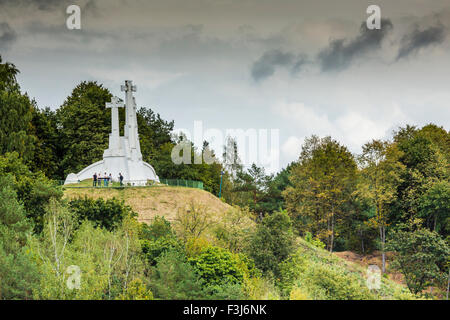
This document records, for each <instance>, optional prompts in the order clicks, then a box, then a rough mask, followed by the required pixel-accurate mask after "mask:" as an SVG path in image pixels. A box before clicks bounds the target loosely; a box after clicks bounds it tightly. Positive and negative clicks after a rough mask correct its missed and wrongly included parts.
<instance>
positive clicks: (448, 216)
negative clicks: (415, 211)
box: [419, 180, 450, 235]
mask: <svg viewBox="0 0 450 320" xmlns="http://www.w3.org/2000/svg"><path fill="white" fill-rule="evenodd" d="M419 217H421V218H423V219H424V220H425V226H426V227H427V228H428V229H429V230H433V231H436V232H438V233H440V234H442V235H449V234H450V182H449V181H448V180H442V181H438V182H436V183H433V184H431V186H430V187H429V188H428V190H427V191H425V193H424V194H423V195H422V197H421V199H420V211H419Z"/></svg>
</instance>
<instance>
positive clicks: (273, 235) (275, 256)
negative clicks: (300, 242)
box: [246, 211, 294, 276]
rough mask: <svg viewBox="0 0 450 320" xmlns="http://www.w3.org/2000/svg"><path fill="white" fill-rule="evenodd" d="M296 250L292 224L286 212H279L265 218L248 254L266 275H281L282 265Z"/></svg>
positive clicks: (259, 226) (249, 246) (257, 229)
mask: <svg viewBox="0 0 450 320" xmlns="http://www.w3.org/2000/svg"><path fill="white" fill-rule="evenodd" d="M293 249H294V235H293V232H292V223H291V219H290V218H289V216H288V214H287V213H286V212H285V211H277V212H274V213H273V214H271V215H268V216H266V217H264V219H263V221H262V223H260V224H259V225H258V226H257V228H256V231H255V233H254V234H253V235H252V236H251V239H250V243H249V245H248V248H247V249H246V252H247V254H248V256H249V257H250V258H252V259H253V260H254V261H255V265H256V266H257V267H258V268H259V269H260V270H262V271H263V272H264V273H267V272H272V273H273V274H274V275H275V276H278V275H279V273H280V263H281V262H282V261H283V260H285V259H286V258H287V257H288V256H289V255H290V254H291V252H292V251H293Z"/></svg>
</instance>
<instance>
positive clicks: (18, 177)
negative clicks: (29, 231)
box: [0, 152, 63, 232]
mask: <svg viewBox="0 0 450 320" xmlns="http://www.w3.org/2000/svg"><path fill="white" fill-rule="evenodd" d="M7 174H9V175H11V176H12V177H13V188H14V190H15V191H16V192H17V197H18V199H19V200H20V201H22V202H23V205H24V207H25V211H26V213H27V217H28V218H30V219H31V220H32V222H33V223H34V228H35V231H37V232H40V231H41V230H42V226H43V217H44V214H45V206H46V205H47V204H48V203H49V201H50V199H51V198H55V199H61V198H62V195H63V193H62V190H61V188H59V187H57V186H56V185H54V183H52V182H51V181H50V180H48V179H47V178H46V177H45V176H44V175H43V174H42V173H39V172H38V173H35V172H31V171H30V170H29V169H28V167H27V166H26V165H25V164H24V163H23V162H22V161H21V159H20V158H19V155H18V154H17V153H15V152H14V153H7V154H5V155H3V156H0V175H7Z"/></svg>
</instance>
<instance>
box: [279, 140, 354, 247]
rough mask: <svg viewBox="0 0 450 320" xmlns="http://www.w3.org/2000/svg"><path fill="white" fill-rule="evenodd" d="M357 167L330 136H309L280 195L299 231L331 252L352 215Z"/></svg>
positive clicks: (343, 147)
mask: <svg viewBox="0 0 450 320" xmlns="http://www.w3.org/2000/svg"><path fill="white" fill-rule="evenodd" d="M356 169H357V167H356V163H355V160H354V158H353V155H352V154H351V153H350V152H349V151H348V150H347V148H346V147H345V146H342V145H340V144H339V143H338V142H337V141H335V140H332V139H331V137H326V138H323V139H319V138H318V137H316V136H312V137H311V138H309V139H306V141H305V144H304V145H303V149H302V154H301V155H300V159H299V163H298V164H296V165H295V166H294V167H293V168H292V169H291V172H292V174H291V176H290V180H291V183H292V186H291V187H288V188H286V190H285V191H284V192H283V194H284V196H285V199H286V206H287V210H288V212H289V214H290V215H291V216H292V217H293V219H294V223H295V224H296V226H297V228H298V230H299V231H300V232H305V231H310V232H311V233H312V234H313V235H314V236H318V237H319V238H320V239H323V240H324V241H325V242H326V244H327V248H328V250H330V251H332V250H333V248H334V245H335V243H334V242H335V238H336V237H337V236H338V235H339V234H338V226H339V225H340V223H341V222H342V220H343V219H345V218H346V216H347V215H348V214H349V212H351V211H350V210H349V207H350V206H351V199H352V194H353V192H354V190H355V187H356V185H355V182H356V173H357V170H356Z"/></svg>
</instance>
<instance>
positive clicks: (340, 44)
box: [317, 19, 393, 71]
mask: <svg viewBox="0 0 450 320" xmlns="http://www.w3.org/2000/svg"><path fill="white" fill-rule="evenodd" d="M392 29H393V24H392V22H391V20H389V19H381V29H374V30H369V29H368V28H367V26H366V22H363V23H362V24H361V27H360V34H359V35H358V36H357V37H356V38H355V39H353V40H350V41H349V40H347V39H338V40H333V41H331V42H330V45H329V46H328V47H327V48H325V49H324V50H322V51H320V52H319V54H318V56H317V58H318V61H319V63H320V66H321V69H322V71H337V70H342V69H345V68H347V67H348V66H349V65H350V64H351V63H352V62H353V61H354V60H355V59H357V58H359V57H361V56H363V55H364V54H366V53H367V52H369V51H370V50H375V49H378V48H380V47H381V42H382V41H383V39H384V38H385V36H386V35H387V34H388V33H389V32H390V31H391V30H392Z"/></svg>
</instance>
